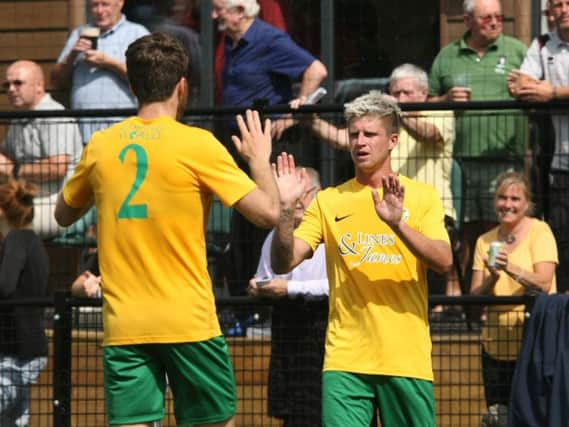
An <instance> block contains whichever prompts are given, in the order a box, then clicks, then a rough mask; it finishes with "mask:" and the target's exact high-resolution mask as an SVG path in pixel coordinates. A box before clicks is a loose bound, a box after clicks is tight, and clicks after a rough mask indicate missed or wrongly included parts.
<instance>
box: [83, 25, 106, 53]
mask: <svg viewBox="0 0 569 427" xmlns="http://www.w3.org/2000/svg"><path fill="white" fill-rule="evenodd" d="M100 34H101V30H100V28H99V27H91V26H85V27H83V28H82V29H81V32H80V33H79V37H80V38H82V39H86V40H89V41H90V42H91V49H93V50H97V40H98V38H99V35H100Z"/></svg>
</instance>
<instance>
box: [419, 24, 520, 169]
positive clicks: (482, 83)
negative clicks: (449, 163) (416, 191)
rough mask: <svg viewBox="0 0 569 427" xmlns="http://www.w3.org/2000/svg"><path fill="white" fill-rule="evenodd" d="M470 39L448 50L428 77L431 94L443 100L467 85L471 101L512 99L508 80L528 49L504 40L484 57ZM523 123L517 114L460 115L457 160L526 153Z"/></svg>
mask: <svg viewBox="0 0 569 427" xmlns="http://www.w3.org/2000/svg"><path fill="white" fill-rule="evenodd" d="M466 37H467V34H465V36H464V37H463V38H461V39H460V40H457V41H454V42H452V43H450V44H449V45H447V46H446V47H444V48H443V49H442V50H441V51H440V52H439V54H438V55H437V57H436V58H435V61H434V63H433V66H432V67H431V71H430V73H429V95H430V96H439V95H443V94H445V93H446V92H448V90H449V89H451V88H452V87H453V86H468V87H470V89H471V91H472V92H471V99H472V101H497V100H512V97H511V96H510V94H509V92H508V85H507V79H506V78H507V76H508V74H509V72H510V71H512V70H513V69H515V68H519V67H520V65H521V63H522V61H523V58H524V56H525V53H526V46H525V45H524V44H523V43H522V42H520V41H519V40H517V39H514V38H512V37H508V36H504V35H501V36H499V37H498V39H497V40H496V41H495V42H494V43H492V44H491V45H490V46H488V47H487V48H486V51H485V53H484V55H483V56H482V57H480V56H479V55H478V53H477V52H475V51H474V50H472V49H471V48H470V47H469V46H468V45H467V43H466V41H465V40H466ZM524 123H525V122H524V120H522V115H521V113H520V112H515V111H511V110H508V111H500V112H496V111H473V112H460V113H459V112H457V114H456V142H455V146H454V155H455V156H458V157H464V158H469V157H479V156H481V155H484V156H486V157H487V158H495V159H500V160H503V159H504V156H512V155H514V156H521V155H523V154H524V153H525V145H526V144H525V135H526V134H527V131H526V129H525V128H524Z"/></svg>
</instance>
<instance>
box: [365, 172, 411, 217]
mask: <svg viewBox="0 0 569 427" xmlns="http://www.w3.org/2000/svg"><path fill="white" fill-rule="evenodd" d="M381 181H382V185H383V198H382V199H380V197H379V194H378V192H377V190H376V189H372V191H371V196H372V199H373V203H374V206H375V211H376V212H377V216H379V218H380V219H381V220H383V221H384V222H386V223H387V224H388V225H389V226H392V227H396V226H397V225H398V224H399V223H400V222H401V218H402V217H403V201H404V199H405V187H403V185H401V183H400V182H399V177H398V176H396V175H391V174H390V175H389V176H387V177H385V176H383V177H381Z"/></svg>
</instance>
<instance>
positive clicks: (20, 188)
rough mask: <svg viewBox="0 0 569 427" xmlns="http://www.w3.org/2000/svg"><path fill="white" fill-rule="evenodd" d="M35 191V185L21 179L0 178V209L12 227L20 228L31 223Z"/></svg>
mask: <svg viewBox="0 0 569 427" xmlns="http://www.w3.org/2000/svg"><path fill="white" fill-rule="evenodd" d="M37 191H38V190H37V187H36V186H35V185H33V184H31V183H29V182H27V181H24V180H23V179H20V180H17V181H16V180H15V179H12V178H1V179H0V209H2V211H3V212H4V217H5V218H6V221H8V223H9V224H10V225H11V226H12V227H15V228H20V227H24V226H26V225H28V224H31V222H32V221H33V219H34V196H35V195H36V194H37Z"/></svg>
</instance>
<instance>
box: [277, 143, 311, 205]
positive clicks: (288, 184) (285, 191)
mask: <svg viewBox="0 0 569 427" xmlns="http://www.w3.org/2000/svg"><path fill="white" fill-rule="evenodd" d="M272 167H273V173H274V175H275V179H276V180H277V186H278V188H279V194H280V197H281V206H295V205H296V202H297V200H298V199H300V197H301V196H302V195H303V194H304V188H305V185H306V181H307V180H308V177H307V175H306V170H305V169H304V168H297V167H296V165H295V162H294V156H293V155H292V154H287V153H281V154H279V155H278V157H277V162H276V164H275V163H273V164H272Z"/></svg>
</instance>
